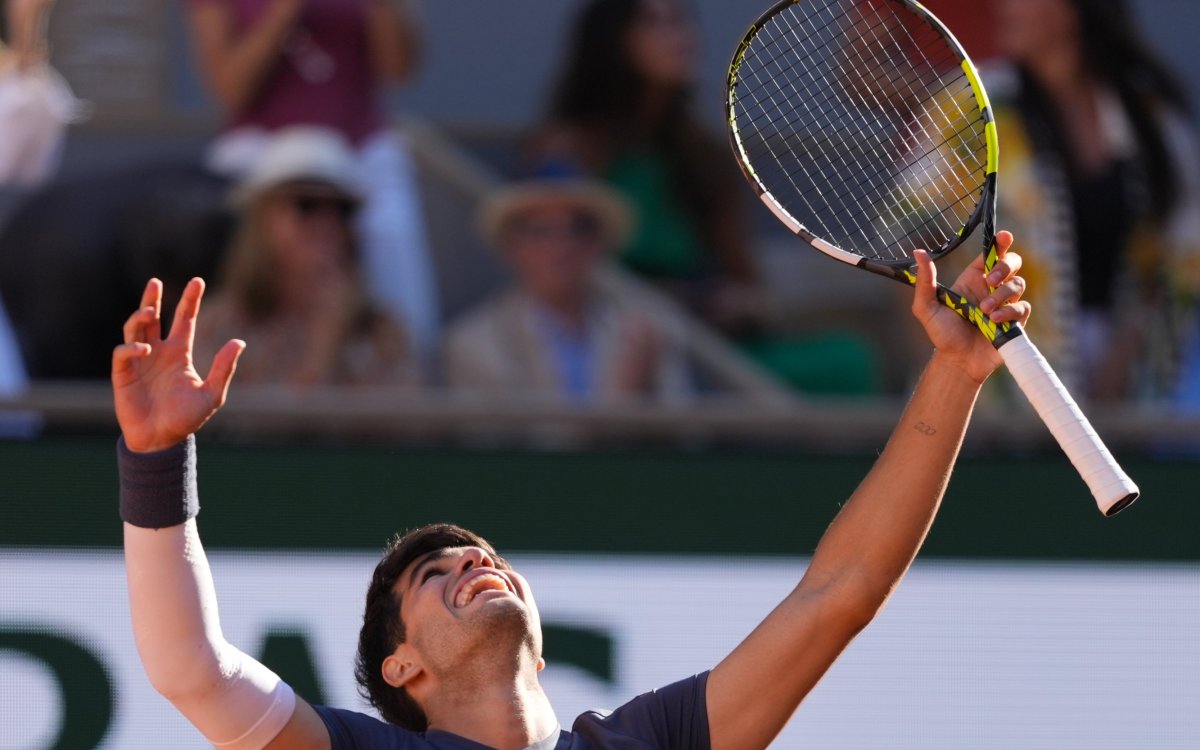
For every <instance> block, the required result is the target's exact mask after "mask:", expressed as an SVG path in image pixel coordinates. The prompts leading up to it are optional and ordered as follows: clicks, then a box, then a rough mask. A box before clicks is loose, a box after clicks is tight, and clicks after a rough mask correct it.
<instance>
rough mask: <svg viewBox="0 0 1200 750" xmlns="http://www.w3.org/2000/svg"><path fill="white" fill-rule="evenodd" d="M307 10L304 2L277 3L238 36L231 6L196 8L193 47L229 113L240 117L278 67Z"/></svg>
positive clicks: (211, 87)
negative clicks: (296, 27) (302, 14)
mask: <svg viewBox="0 0 1200 750" xmlns="http://www.w3.org/2000/svg"><path fill="white" fill-rule="evenodd" d="M303 7H304V0H274V1H273V2H272V3H271V5H270V7H269V8H268V9H267V12H266V13H265V14H264V16H263V17H262V19H261V20H260V21H259V22H258V24H257V25H255V26H254V27H253V28H250V29H247V30H246V31H245V33H242V34H238V33H237V32H236V30H235V29H234V18H233V11H232V10H230V8H229V6H227V5H225V4H224V3H217V2H207V3H202V4H198V5H194V6H192V8H191V10H190V11H189V20H190V22H191V32H192V46H193V47H194V49H195V52H196V60H197V64H198V65H199V67H200V74H201V76H202V77H203V78H204V82H205V84H206V85H207V86H208V88H209V91H210V92H211V93H212V94H213V96H215V97H216V98H217V101H218V102H220V104H221V107H222V108H223V109H224V110H225V111H226V112H227V113H229V112H240V111H241V110H243V109H244V108H245V107H246V106H248V105H249V104H250V102H251V101H253V100H254V97H255V96H256V95H257V94H258V92H259V90H260V89H261V88H262V85H263V83H264V82H265V81H266V79H267V76H268V75H269V74H270V72H271V69H272V68H273V67H274V66H275V65H276V64H278V62H279V58H280V55H281V54H282V53H283V47H284V44H285V43H286V42H287V39H288V35H289V34H291V32H292V29H293V28H294V27H295V26H296V22H297V20H298V19H299V17H300V12H301V10H302V9H303Z"/></svg>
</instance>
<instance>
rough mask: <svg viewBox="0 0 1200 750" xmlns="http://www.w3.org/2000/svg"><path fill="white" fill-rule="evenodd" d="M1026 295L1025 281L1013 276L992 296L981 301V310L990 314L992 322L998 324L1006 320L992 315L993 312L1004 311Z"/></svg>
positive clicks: (996, 289) (1022, 278)
mask: <svg viewBox="0 0 1200 750" xmlns="http://www.w3.org/2000/svg"><path fill="white" fill-rule="evenodd" d="M1023 294H1025V279H1024V277H1021V276H1013V277H1012V278H1010V279H1008V280H1007V281H1005V282H1004V283H1003V284H1001V285H1000V286H998V287H996V288H995V289H994V290H993V291H992V293H991V294H989V295H988V296H986V297H984V298H983V299H981V300H979V309H980V310H983V311H984V312H985V313H988V314H989V317H991V319H992V320H995V321H997V322H999V321H1001V320H1005V319H1004V318H998V317H996V316H995V315H992V314H991V313H992V312H999V311H1001V310H1003V308H1004V307H1005V306H1006V305H1009V304H1010V303H1013V302H1016V301H1017V300H1019V299H1021V296H1022V295H1023Z"/></svg>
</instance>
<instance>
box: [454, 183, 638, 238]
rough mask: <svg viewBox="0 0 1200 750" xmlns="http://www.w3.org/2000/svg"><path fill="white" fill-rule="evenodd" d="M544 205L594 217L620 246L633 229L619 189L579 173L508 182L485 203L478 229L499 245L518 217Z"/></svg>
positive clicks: (606, 234)
mask: <svg viewBox="0 0 1200 750" xmlns="http://www.w3.org/2000/svg"><path fill="white" fill-rule="evenodd" d="M545 206H566V207H569V208H575V209H579V210H582V211H586V212H587V213H589V214H591V215H592V216H594V217H595V218H596V219H597V220H598V221H599V222H600V226H601V231H602V234H603V236H604V238H605V241H606V242H607V243H608V245H609V246H610V247H611V248H613V249H617V248H620V247H622V246H623V245H624V244H625V242H626V240H628V239H629V235H630V232H631V231H632V230H633V212H632V210H631V209H630V207H629V204H628V203H627V202H626V201H625V199H624V198H622V197H621V196H620V195H619V194H618V193H617V192H616V191H614V190H612V189H611V188H608V187H606V186H605V185H603V184H601V183H599V182H596V181H594V180H589V179H586V178H583V177H579V176H574V175H570V176H559V177H544V176H543V177H534V178H531V179H525V180H519V181H517V182H513V183H511V184H509V185H506V186H504V187H502V188H500V189H498V190H496V191H495V192H493V193H492V194H491V195H489V196H488V197H487V198H486V199H485V200H484V202H483V205H482V206H481V208H480V210H479V215H478V221H479V230H480V233H481V234H482V235H483V237H484V239H486V240H487V241H488V242H489V243H491V244H492V245H494V246H499V245H500V244H501V243H502V240H503V238H504V231H505V229H506V228H507V227H508V225H509V223H510V222H511V221H512V220H513V219H514V218H516V217H517V216H519V215H521V214H522V213H525V212H527V211H530V210H533V209H536V208H542V207H545Z"/></svg>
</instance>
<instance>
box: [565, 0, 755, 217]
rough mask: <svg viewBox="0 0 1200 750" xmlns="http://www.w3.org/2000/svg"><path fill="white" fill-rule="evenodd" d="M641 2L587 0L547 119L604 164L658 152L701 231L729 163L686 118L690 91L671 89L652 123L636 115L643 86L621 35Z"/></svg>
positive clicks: (720, 196) (721, 191) (721, 195)
mask: <svg viewBox="0 0 1200 750" xmlns="http://www.w3.org/2000/svg"><path fill="white" fill-rule="evenodd" d="M681 1H682V0H681ZM642 2H643V0H591V2H589V3H587V4H586V5H585V6H584V7H583V9H582V10H581V11H580V12H579V15H578V16H577V18H576V20H575V25H574V28H573V30H572V33H571V37H570V43H569V46H568V51H567V54H566V61H565V63H564V66H563V72H562V75H561V76H560V78H559V80H558V83H557V86H556V88H555V90H554V93H553V95H552V96H551V99H550V111H549V113H548V114H549V119H550V120H551V121H552V122H558V123H563V124H567V125H570V126H573V127H576V128H578V129H579V130H581V131H582V132H583V133H584V134H586V136H587V137H589V138H591V139H592V140H593V141H594V143H593V145H595V146H597V147H598V149H599V151H600V153H601V154H602V155H603V156H604V157H606V159H611V158H613V157H615V156H616V155H618V154H619V153H620V152H621V151H622V150H624V149H626V148H628V147H640V146H649V147H651V148H653V149H654V150H655V151H657V152H658V153H661V154H663V156H664V157H665V160H666V163H667V166H668V168H669V170H670V174H671V182H672V185H673V187H674V188H675V190H676V191H677V193H678V194H679V195H680V196H681V197H682V198H683V203H684V205H683V208H684V209H685V210H686V211H687V212H688V214H689V215H690V216H691V217H692V219H693V220H694V221H696V222H697V223H698V224H699V225H700V226H703V227H707V226H708V225H709V224H710V223H711V222H712V221H713V220H714V216H715V215H720V211H715V210H714V209H718V208H719V207H720V203H721V202H723V201H724V200H725V199H726V198H727V195H728V190H727V189H725V187H724V186H725V185H726V184H728V181H729V178H730V177H733V178H734V180H736V176H735V175H734V173H732V172H731V171H730V170H729V169H728V167H729V166H730V165H732V163H733V162H732V160H730V159H726V158H725V156H726V154H725V151H724V147H723V145H722V144H720V143H719V142H718V141H716V140H715V139H714V138H712V137H711V136H710V135H709V133H708V132H707V131H706V130H705V129H704V128H703V127H702V126H701V125H700V124H699V123H698V122H697V121H696V118H695V117H694V116H693V113H692V107H691V100H692V90H691V87H690V86H680V87H679V88H678V89H677V90H676V91H674V92H673V94H672V95H671V97H670V101H669V102H668V104H667V106H666V107H664V108H663V112H662V115H661V116H660V117H658V118H657V119H656V121H654V122H645V121H644V118H643V117H642V116H641V115H642V113H641V111H640V108H641V107H642V105H643V102H644V100H645V94H646V92H647V91H648V90H649V83H648V81H646V80H645V78H644V77H643V75H642V74H641V73H640V72H639V71H638V70H637V68H636V67H634V65H633V62H632V61H631V60H630V59H629V55H628V52H627V48H628V44H627V43H626V38H627V36H628V34H629V31H630V29H632V28H633V26H634V25H635V24H636V23H637V21H638V20H639V19H638V16H639V13H640V12H641V10H642ZM685 4H686V3H685ZM635 139H636V140H635Z"/></svg>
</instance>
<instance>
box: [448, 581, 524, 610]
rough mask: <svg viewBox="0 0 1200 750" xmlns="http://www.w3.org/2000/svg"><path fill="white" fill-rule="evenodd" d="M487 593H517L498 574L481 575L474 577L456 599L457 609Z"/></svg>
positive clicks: (464, 585) (463, 587) (461, 589)
mask: <svg viewBox="0 0 1200 750" xmlns="http://www.w3.org/2000/svg"><path fill="white" fill-rule="evenodd" d="M485 591H504V592H506V593H514V594H515V593H516V592H515V591H513V588H512V585H511V584H509V582H508V581H507V580H506V579H505V578H504V577H503V576H501V575H499V574H497V573H479V574H477V575H475V576H472V577H471V578H470V580H468V581H467V582H466V583H465V584H463V585H462V588H460V589H459V590H458V593H457V594H456V595H455V597H454V607H455V609H462V608H463V607H465V606H467V605H468V604H470V603H471V602H472V601H474V600H475V597H476V596H479V595H480V594H481V593H483V592H485Z"/></svg>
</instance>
